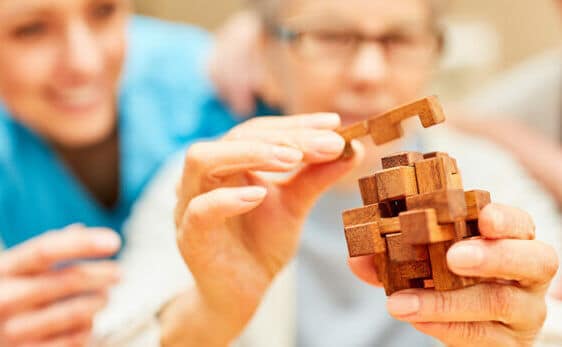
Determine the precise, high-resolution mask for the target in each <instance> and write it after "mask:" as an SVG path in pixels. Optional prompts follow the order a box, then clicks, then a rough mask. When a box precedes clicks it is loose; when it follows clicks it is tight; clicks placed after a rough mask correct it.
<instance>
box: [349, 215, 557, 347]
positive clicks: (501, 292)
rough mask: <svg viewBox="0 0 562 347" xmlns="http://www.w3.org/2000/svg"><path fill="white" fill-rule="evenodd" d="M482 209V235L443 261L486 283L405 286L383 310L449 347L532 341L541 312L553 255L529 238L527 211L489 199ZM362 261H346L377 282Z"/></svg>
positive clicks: (456, 247) (531, 228)
mask: <svg viewBox="0 0 562 347" xmlns="http://www.w3.org/2000/svg"><path fill="white" fill-rule="evenodd" d="M481 213H482V214H481V219H480V221H479V225H480V230H481V232H482V235H483V236H484V237H485V239H483V240H470V241H462V242H459V243H458V244H456V245H454V246H453V247H451V249H450V250H449V252H448V254H447V262H448V264H449V267H450V269H451V270H452V271H453V272H455V273H457V274H459V275H464V276H477V277H484V278H487V279H489V280H488V283H483V284H479V285H476V286H474V287H470V288H466V289H461V290H456V291H450V292H437V291H434V290H423V289H420V290H405V291H401V292H398V293H395V294H394V295H392V296H391V297H390V298H389V300H388V303H387V308H388V310H389V312H390V313H391V314H392V315H393V316H394V317H395V318H397V319H399V320H402V321H405V322H409V323H411V324H412V325H413V326H414V327H415V328H416V329H418V330H419V331H421V332H423V333H425V334H428V335H431V336H433V337H435V338H437V339H439V340H440V341H442V342H443V343H444V344H446V345H449V346H532V344H533V341H534V340H535V337H536V335H537V333H538V332H539V330H540V329H541V327H542V325H543V322H544V320H545V317H546V305H545V295H546V291H547V288H548V285H549V283H550V281H551V280H552V278H553V276H554V275H555V273H556V271H557V269H558V258H557V255H556V252H555V250H554V249H553V248H552V247H550V246H548V245H546V244H544V243H542V242H540V241H536V240H534V238H535V227H534V224H533V221H532V220H531V218H530V217H529V216H528V215H527V214H526V213H525V212H522V211H520V210H517V209H514V208H510V207H506V206H501V205H497V204H492V205H489V206H487V207H486V208H484V209H483V210H482V212H481ZM367 261H368V259H367V258H364V259H359V260H356V261H351V262H350V264H351V267H352V269H353V271H354V272H355V273H356V274H357V275H358V276H359V277H361V278H362V279H364V280H366V281H368V282H371V283H373V284H377V285H378V284H379V283H378V281H377V279H376V276H374V275H373V273H372V272H371V270H370V269H368V268H367V266H368V265H367ZM371 267H372V266H371Z"/></svg>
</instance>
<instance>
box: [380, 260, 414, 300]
mask: <svg viewBox="0 0 562 347" xmlns="http://www.w3.org/2000/svg"><path fill="white" fill-rule="evenodd" d="M374 265H375V272H376V273H377V277H378V278H379V280H380V281H381V282H382V284H383V285H384V290H385V293H386V295H392V293H395V292H397V291H400V290H404V289H409V288H410V281H409V280H408V279H407V278H404V277H402V274H401V272H400V265H399V264H398V263H393V262H391V261H390V259H389V258H388V254H387V253H378V254H375V255H374Z"/></svg>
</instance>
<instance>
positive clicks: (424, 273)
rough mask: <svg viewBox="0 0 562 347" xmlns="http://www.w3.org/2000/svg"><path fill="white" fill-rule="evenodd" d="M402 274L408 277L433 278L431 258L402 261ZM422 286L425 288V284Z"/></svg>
mask: <svg viewBox="0 0 562 347" xmlns="http://www.w3.org/2000/svg"><path fill="white" fill-rule="evenodd" d="M426 252H427V249H426ZM400 274H401V275H402V277H404V278H408V279H416V278H419V279H425V278H431V264H430V263H429V260H424V261H413V262H408V263H401V264H400ZM421 288H423V284H422V286H421Z"/></svg>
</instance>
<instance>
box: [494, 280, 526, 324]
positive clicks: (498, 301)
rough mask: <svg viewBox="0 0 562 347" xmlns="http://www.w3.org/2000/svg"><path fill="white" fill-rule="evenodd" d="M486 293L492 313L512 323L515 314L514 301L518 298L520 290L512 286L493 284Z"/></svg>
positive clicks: (505, 321) (499, 318)
mask: <svg viewBox="0 0 562 347" xmlns="http://www.w3.org/2000/svg"><path fill="white" fill-rule="evenodd" d="M486 294H488V295H486V297H487V298H488V300H489V301H488V303H487V304H488V307H489V308H490V310H491V313H492V315H494V317H496V319H497V320H499V321H501V322H503V323H510V322H511V321H512V320H513V317H514V314H515V305H514V303H516V302H517V300H518V296H519V292H518V290H517V289H515V288H514V287H512V286H506V285H493V286H491V287H489V288H488V293H486Z"/></svg>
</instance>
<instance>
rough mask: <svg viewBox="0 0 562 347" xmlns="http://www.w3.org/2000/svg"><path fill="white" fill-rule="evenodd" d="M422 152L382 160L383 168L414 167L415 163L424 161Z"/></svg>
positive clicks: (402, 153) (397, 155)
mask: <svg viewBox="0 0 562 347" xmlns="http://www.w3.org/2000/svg"><path fill="white" fill-rule="evenodd" d="M423 159H424V158H423V154H422V153H420V152H401V153H396V154H393V155H391V156H388V157H384V158H382V168H383V169H390V168H393V167H398V166H414V163H415V162H418V161H420V160H423Z"/></svg>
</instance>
